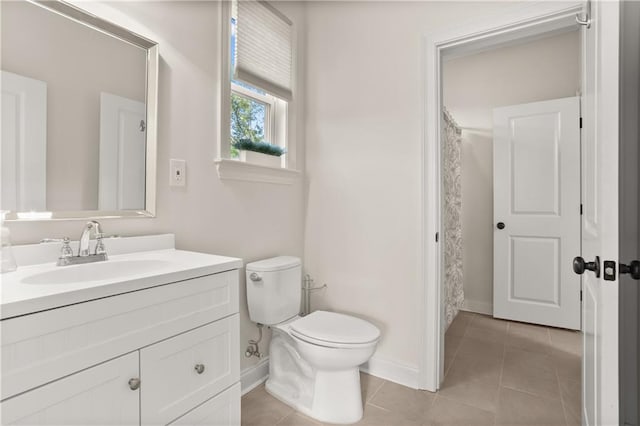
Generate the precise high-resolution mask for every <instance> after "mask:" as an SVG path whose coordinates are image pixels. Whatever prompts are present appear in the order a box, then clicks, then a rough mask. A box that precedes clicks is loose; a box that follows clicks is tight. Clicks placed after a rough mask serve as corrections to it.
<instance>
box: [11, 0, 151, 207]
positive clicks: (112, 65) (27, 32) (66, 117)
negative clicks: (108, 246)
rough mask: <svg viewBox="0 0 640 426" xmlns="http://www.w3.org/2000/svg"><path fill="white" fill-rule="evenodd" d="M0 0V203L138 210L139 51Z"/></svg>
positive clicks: (143, 128) (141, 201)
mask: <svg viewBox="0 0 640 426" xmlns="http://www.w3.org/2000/svg"><path fill="white" fill-rule="evenodd" d="M1 7H2V14H1V27H0V28H1V33H0V40H1V43H2V44H1V49H2V50H1V52H2V61H1V66H2V70H1V72H2V75H1V79H2V80H1V88H2V117H1V119H2V139H1V143H0V145H1V148H2V151H1V154H2V157H1V161H2V164H1V173H2V193H1V194H0V208H1V209H2V210H10V211H13V212H16V211H17V212H25V211H51V212H57V211H85V210H93V211H95V210H103V211H106V210H109V211H113V210H144V209H145V154H146V133H147V119H146V110H147V107H146V103H145V101H146V95H147V57H148V54H147V53H148V52H147V49H145V48H142V47H139V46H137V45H134V44H131V43H129V42H127V41H124V40H122V39H120V38H117V37H115V36H112V35H110V34H108V33H106V32H103V31H100V30H98V29H96V28H93V27H91V26H88V25H85V24H83V23H80V22H78V21H76V20H73V19H70V18H68V17H66V16H63V15H61V14H59V13H56V12H54V11H52V10H49V9H48V8H45V7H42V6H40V5H38V4H34V3H31V2H28V1H24V0H20V1H8V2H7V1H5V2H2V6H1ZM67 7H68V6H67Z"/></svg>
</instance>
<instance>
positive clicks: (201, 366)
mask: <svg viewBox="0 0 640 426" xmlns="http://www.w3.org/2000/svg"><path fill="white" fill-rule="evenodd" d="M193 368H194V370H196V373H198V374H202V373H204V364H196V366H195V367H193Z"/></svg>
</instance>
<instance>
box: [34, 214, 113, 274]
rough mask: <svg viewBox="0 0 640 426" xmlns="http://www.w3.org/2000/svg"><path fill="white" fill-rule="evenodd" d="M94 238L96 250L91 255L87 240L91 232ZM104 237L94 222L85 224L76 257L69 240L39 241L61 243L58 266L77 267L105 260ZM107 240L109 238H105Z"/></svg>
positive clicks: (46, 239)
mask: <svg viewBox="0 0 640 426" xmlns="http://www.w3.org/2000/svg"><path fill="white" fill-rule="evenodd" d="M92 230H93V233H94V235H95V237H96V249H95V251H94V252H93V254H90V253H89V239H90V237H91V231H92ZM104 237H105V235H104V234H103V233H102V229H101V228H100V224H99V223H98V222H96V221H95V220H92V221H89V222H87V224H86V225H85V226H84V229H83V230H82V235H81V236H80V241H79V243H78V255H77V256H74V255H73V250H72V249H71V246H70V245H69V243H70V241H69V238H63V239H51V238H45V239H44V240H42V241H40V242H41V243H54V242H60V243H62V249H61V250H60V256H59V257H58V263H57V265H58V266H67V265H78V264H81V263H91V262H100V261H104V260H107V259H108V257H107V250H106V249H105V247H104V243H103V241H102V240H103V238H104ZM114 237H115V236H114ZM107 238H109V237H107Z"/></svg>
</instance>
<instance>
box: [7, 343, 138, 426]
mask: <svg viewBox="0 0 640 426" xmlns="http://www.w3.org/2000/svg"><path fill="white" fill-rule="evenodd" d="M138 371H139V358H138V352H133V353H130V354H128V355H124V356H121V357H120V358H116V359H114V360H112V361H108V362H105V363H104V364H100V365H97V366H95V367H92V368H89V369H87V370H84V371H81V372H79V373H76V374H72V375H71V376H68V377H65V378H63V379H60V380H57V381H55V382H52V383H49V384H47V385H44V386H42V387H40V388H36V389H34V390H32V391H29V392H26V393H23V394H21V395H18V396H15V397H13V398H10V399H8V400H5V401H3V402H2V404H0V409H1V411H2V424H3V425H6V426H8V425H69V426H71V425H123V426H124V425H126V426H129V425H139V424H140V391H139V390H138V389H136V390H131V388H130V385H129V380H130V379H132V378H138V377H139V376H138Z"/></svg>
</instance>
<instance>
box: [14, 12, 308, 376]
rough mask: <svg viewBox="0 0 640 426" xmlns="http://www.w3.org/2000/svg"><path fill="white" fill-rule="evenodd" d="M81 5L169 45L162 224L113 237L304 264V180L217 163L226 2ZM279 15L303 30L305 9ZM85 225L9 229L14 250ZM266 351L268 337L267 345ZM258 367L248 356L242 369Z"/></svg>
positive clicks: (248, 330) (127, 225)
mask: <svg viewBox="0 0 640 426" xmlns="http://www.w3.org/2000/svg"><path fill="white" fill-rule="evenodd" d="M78 5H79V6H80V7H83V8H86V9H87V10H89V11H90V12H92V13H95V14H98V15H99V16H102V17H105V18H107V19H109V20H111V21H113V22H115V23H118V24H120V25H123V26H126V27H128V28H130V29H132V30H133V31H135V32H138V33H139V34H141V35H143V36H145V37H148V38H150V39H152V40H154V41H157V42H158V43H159V46H160V77H159V78H160V83H159V112H158V122H159V128H158V138H159V139H158V194H157V195H158V197H157V198H158V203H157V204H158V205H157V207H158V208H157V217H156V218H154V219H127V220H123V219H109V220H103V221H101V222H102V225H103V229H104V231H105V232H107V233H116V234H121V235H145V234H153V233H161V232H173V233H175V234H176V242H177V246H178V248H181V249H187V250H196V251H202V252H205V253H215V254H220V255H227V256H236V257H241V258H243V259H244V260H245V262H250V261H253V260H257V259H260V258H265V257H270V256H275V255H280V254H289V255H294V256H302V254H303V252H302V249H303V243H302V239H303V230H304V228H303V219H304V215H303V208H304V206H303V202H304V200H303V185H302V182H300V183H298V184H294V185H274V184H262V183H251V182H239V181H221V180H220V179H219V178H218V174H217V172H216V168H215V164H214V162H213V160H214V158H215V156H216V151H217V145H216V144H218V143H220V141H219V140H218V129H217V128H216V124H215V123H216V117H217V116H218V115H219V111H218V107H217V96H218V87H219V65H220V63H219V57H220V55H219V52H218V42H219V37H218V24H217V23H218V4H217V3H215V2H203V1H170V2H166V1H160V2H146V1H145V2H113V3H108V4H105V3H102V4H100V3H87V2H78ZM278 8H280V9H281V10H282V11H283V12H284V13H286V14H287V15H288V16H289V17H290V18H291V19H293V20H294V21H298V22H299V23H301V22H302V21H301V19H302V18H303V16H302V13H301V12H302V11H301V9H300V7H299V5H298V4H297V3H286V4H278ZM301 25H302V24H301ZM300 66H302V64H301V65H300ZM301 72H304V69H302V70H301ZM296 93H297V94H298V99H297V101H298V102H299V103H302V102H303V100H304V97H303V96H304V90H303V87H302V85H300V86H299V87H298V88H297V90H296ZM301 115H302V114H300V116H301ZM297 129H298V131H297V132H296V133H295V134H290V135H289V136H290V137H291V138H296V139H297V140H298V150H297V155H298V156H299V161H297V164H298V166H297V167H299V168H301V167H302V166H303V159H304V149H303V148H304V145H303V137H302V136H303V135H304V126H303V123H302V121H299V123H297ZM170 158H183V159H185V160H186V161H187V186H186V188H184V189H178V188H169V186H168V182H169V175H168V170H169V159H170ZM83 224H84V222H83V221H57V222H40V223H37V222H22V223H8V226H9V228H10V230H11V234H12V237H13V241H14V243H29V242H36V241H38V240H40V239H41V238H43V237H64V236H69V237H71V238H72V239H77V238H78V237H79V236H80V232H81V230H82V227H83ZM107 248H108V242H107ZM52 261H54V259H52ZM241 277H242V278H241V283H240V284H241V285H240V288H241V291H240V293H241V299H240V308H241V317H240V323H241V336H240V340H241V347H240V348H238V350H239V353H241V354H243V353H244V348H245V346H246V342H247V339H250V338H255V337H257V331H256V329H255V326H254V325H253V324H252V323H251V322H250V321H249V318H248V315H247V313H246V298H245V291H244V289H245V287H244V270H243V272H242V275H241ZM267 334H268V333H267ZM266 348H268V335H267V339H266V341H265V343H264V346H261V349H266ZM256 361H257V359H256V358H253V359H251V360H247V359H245V358H244V357H242V368H246V367H248V366H250V365H252V364H255V362H256Z"/></svg>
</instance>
